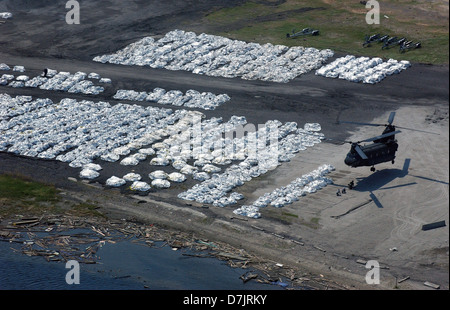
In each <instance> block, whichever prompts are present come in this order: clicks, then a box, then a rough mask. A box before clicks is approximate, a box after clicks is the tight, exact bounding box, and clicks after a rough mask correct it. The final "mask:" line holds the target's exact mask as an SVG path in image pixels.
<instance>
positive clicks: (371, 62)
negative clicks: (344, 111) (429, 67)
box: [316, 55, 411, 84]
mask: <svg viewBox="0 0 450 310" xmlns="http://www.w3.org/2000/svg"><path fill="white" fill-rule="evenodd" d="M410 66H411V63H410V62H409V61H406V60H402V61H397V60H394V59H389V60H388V61H383V60H382V59H381V58H378V57H375V58H369V57H355V56H353V55H347V56H345V57H340V58H338V59H336V60H335V61H333V62H332V63H330V64H327V65H325V66H323V67H321V68H320V69H318V70H316V75H320V76H325V77H328V78H339V79H344V80H347V81H351V82H355V83H359V82H362V83H368V84H375V83H378V82H380V81H382V80H383V79H384V78H385V77H387V76H389V75H392V74H397V73H400V72H401V71H402V70H406V69H407V68H408V67H410Z"/></svg>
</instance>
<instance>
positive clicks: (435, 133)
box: [395, 126, 440, 136]
mask: <svg viewBox="0 0 450 310" xmlns="http://www.w3.org/2000/svg"><path fill="white" fill-rule="evenodd" d="M395 127H397V128H401V129H406V130H413V131H418V132H424V133H429V134H432V135H438V136H439V135H440V134H439V133H437V132H431V131H425V130H419V129H414V128H408V127H401V126H395Z"/></svg>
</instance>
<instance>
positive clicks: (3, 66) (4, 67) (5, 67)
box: [0, 63, 11, 71]
mask: <svg viewBox="0 0 450 310" xmlns="http://www.w3.org/2000/svg"><path fill="white" fill-rule="evenodd" d="M0 70H3V71H9V70H11V68H10V67H9V66H8V65H7V64H5V63H0Z"/></svg>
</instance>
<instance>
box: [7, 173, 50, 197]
mask: <svg viewBox="0 0 450 310" xmlns="http://www.w3.org/2000/svg"><path fill="white" fill-rule="evenodd" d="M57 194H58V191H57V189H56V188H55V187H54V186H52V185H47V184H43V183H38V182H33V181H31V180H27V179H26V178H24V177H20V176H12V175H0V198H3V199H9V200H28V199H32V200H34V201H35V202H44V201H47V202H55V201H57V200H58V197H57Z"/></svg>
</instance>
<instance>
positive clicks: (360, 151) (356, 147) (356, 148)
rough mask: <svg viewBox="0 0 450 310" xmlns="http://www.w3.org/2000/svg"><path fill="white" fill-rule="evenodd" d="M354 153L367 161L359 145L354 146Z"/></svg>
mask: <svg viewBox="0 0 450 310" xmlns="http://www.w3.org/2000/svg"><path fill="white" fill-rule="evenodd" d="M355 151H356V152H357V153H358V155H359V156H361V158H362V159H367V156H366V154H364V152H363V150H361V148H360V147H359V145H357V146H355Z"/></svg>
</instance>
